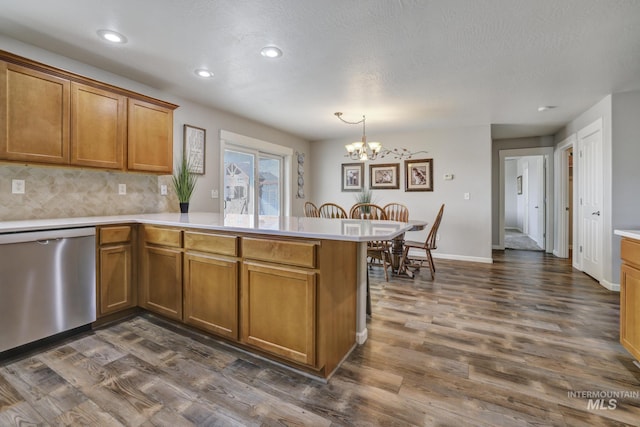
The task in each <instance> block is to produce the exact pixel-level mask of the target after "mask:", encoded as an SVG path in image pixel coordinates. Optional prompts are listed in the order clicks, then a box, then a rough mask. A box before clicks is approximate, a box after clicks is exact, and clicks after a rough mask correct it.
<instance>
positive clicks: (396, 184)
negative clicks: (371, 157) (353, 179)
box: [369, 163, 400, 190]
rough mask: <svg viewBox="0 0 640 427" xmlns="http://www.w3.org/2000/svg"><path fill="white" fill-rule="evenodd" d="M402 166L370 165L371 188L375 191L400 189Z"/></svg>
mask: <svg viewBox="0 0 640 427" xmlns="http://www.w3.org/2000/svg"><path fill="white" fill-rule="evenodd" d="M399 175H400V164H399V163H388V164H384V165H369V181H370V183H369V188H371V189H373V190H385V189H397V188H400V180H399V179H398V176H399Z"/></svg>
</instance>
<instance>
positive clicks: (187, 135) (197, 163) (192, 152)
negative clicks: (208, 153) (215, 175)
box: [182, 125, 206, 175]
mask: <svg viewBox="0 0 640 427" xmlns="http://www.w3.org/2000/svg"><path fill="white" fill-rule="evenodd" d="M205 142H206V130H205V129H202V128H198V127H195V126H191V125H184V148H183V150H184V151H183V153H182V154H183V155H184V156H185V157H186V159H187V161H188V162H189V165H190V169H189V171H190V172H191V173H194V174H197V175H204V154H205V152H204V150H205Z"/></svg>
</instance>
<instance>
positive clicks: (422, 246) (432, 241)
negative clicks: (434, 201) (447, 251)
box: [398, 203, 444, 280]
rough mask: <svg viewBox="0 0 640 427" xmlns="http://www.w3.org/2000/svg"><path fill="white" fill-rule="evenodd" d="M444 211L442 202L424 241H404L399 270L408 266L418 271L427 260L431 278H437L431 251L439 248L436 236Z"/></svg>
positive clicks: (403, 269)
mask: <svg viewBox="0 0 640 427" xmlns="http://www.w3.org/2000/svg"><path fill="white" fill-rule="evenodd" d="M443 212H444V203H443V204H442V206H440V210H439V211H438V215H436V219H435V220H434V221H433V225H432V226H431V230H429V234H428V235H427V239H426V240H425V241H424V242H415V241H411V240H408V241H405V242H404V249H403V250H402V259H401V260H400V267H399V268H398V271H405V269H407V268H412V269H414V271H418V270H420V267H422V266H424V263H425V262H426V263H427V264H429V269H430V270H431V280H433V279H435V277H436V266H435V264H434V263H433V257H432V256H431V251H433V250H436V249H437V248H438V242H437V240H436V237H437V236H438V228H439V227H440V222H441V221H442V214H443Z"/></svg>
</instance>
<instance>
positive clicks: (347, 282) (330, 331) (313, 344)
mask: <svg viewBox="0 0 640 427" xmlns="http://www.w3.org/2000/svg"><path fill="white" fill-rule="evenodd" d="M138 235H139V238H138V244H139V246H140V250H139V252H138V254H139V259H138V263H139V265H140V268H139V274H138V305H139V306H140V307H142V308H144V309H146V310H149V311H151V312H154V313H157V314H160V315H162V316H165V317H167V318H170V319H174V320H178V321H181V322H184V323H186V324H188V325H191V326H193V327H195V328H198V329H200V330H203V331H206V332H209V333H212V334H214V335H217V336H220V337H224V338H225V339H226V340H228V341H231V342H234V343H236V344H237V345H239V346H241V347H243V348H245V349H247V350H255V351H256V352H257V353H259V354H261V355H263V356H270V357H273V358H275V359H277V360H278V361H281V362H285V363H289V364H291V365H293V366H295V367H296V368H299V369H303V370H306V371H309V372H310V373H313V374H315V375H318V376H322V377H327V376H329V375H330V374H331V373H332V372H333V370H335V368H336V367H337V366H338V365H339V364H340V362H341V361H342V359H343V358H344V357H345V356H346V355H347V354H348V353H349V351H350V350H351V349H352V348H353V347H354V346H355V323H356V282H357V278H356V274H357V272H356V266H357V244H356V243H354V242H341V241H327V240H312V239H302V238H300V239H296V238H280V237H277V236H260V235H255V234H251V235H247V234H242V233H233V232H219V231H215V232H213V231H206V230H202V231H201V230H193V229H186V228H179V227H164V226H163V227H159V226H152V225H140V226H139V228H138Z"/></svg>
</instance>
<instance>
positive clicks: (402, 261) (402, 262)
mask: <svg viewBox="0 0 640 427" xmlns="http://www.w3.org/2000/svg"><path fill="white" fill-rule="evenodd" d="M408 254H409V248H408V247H405V248H404V249H402V258H400V265H399V266H398V273H400V274H402V273H404V272H405V271H406V270H407V255H408Z"/></svg>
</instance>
